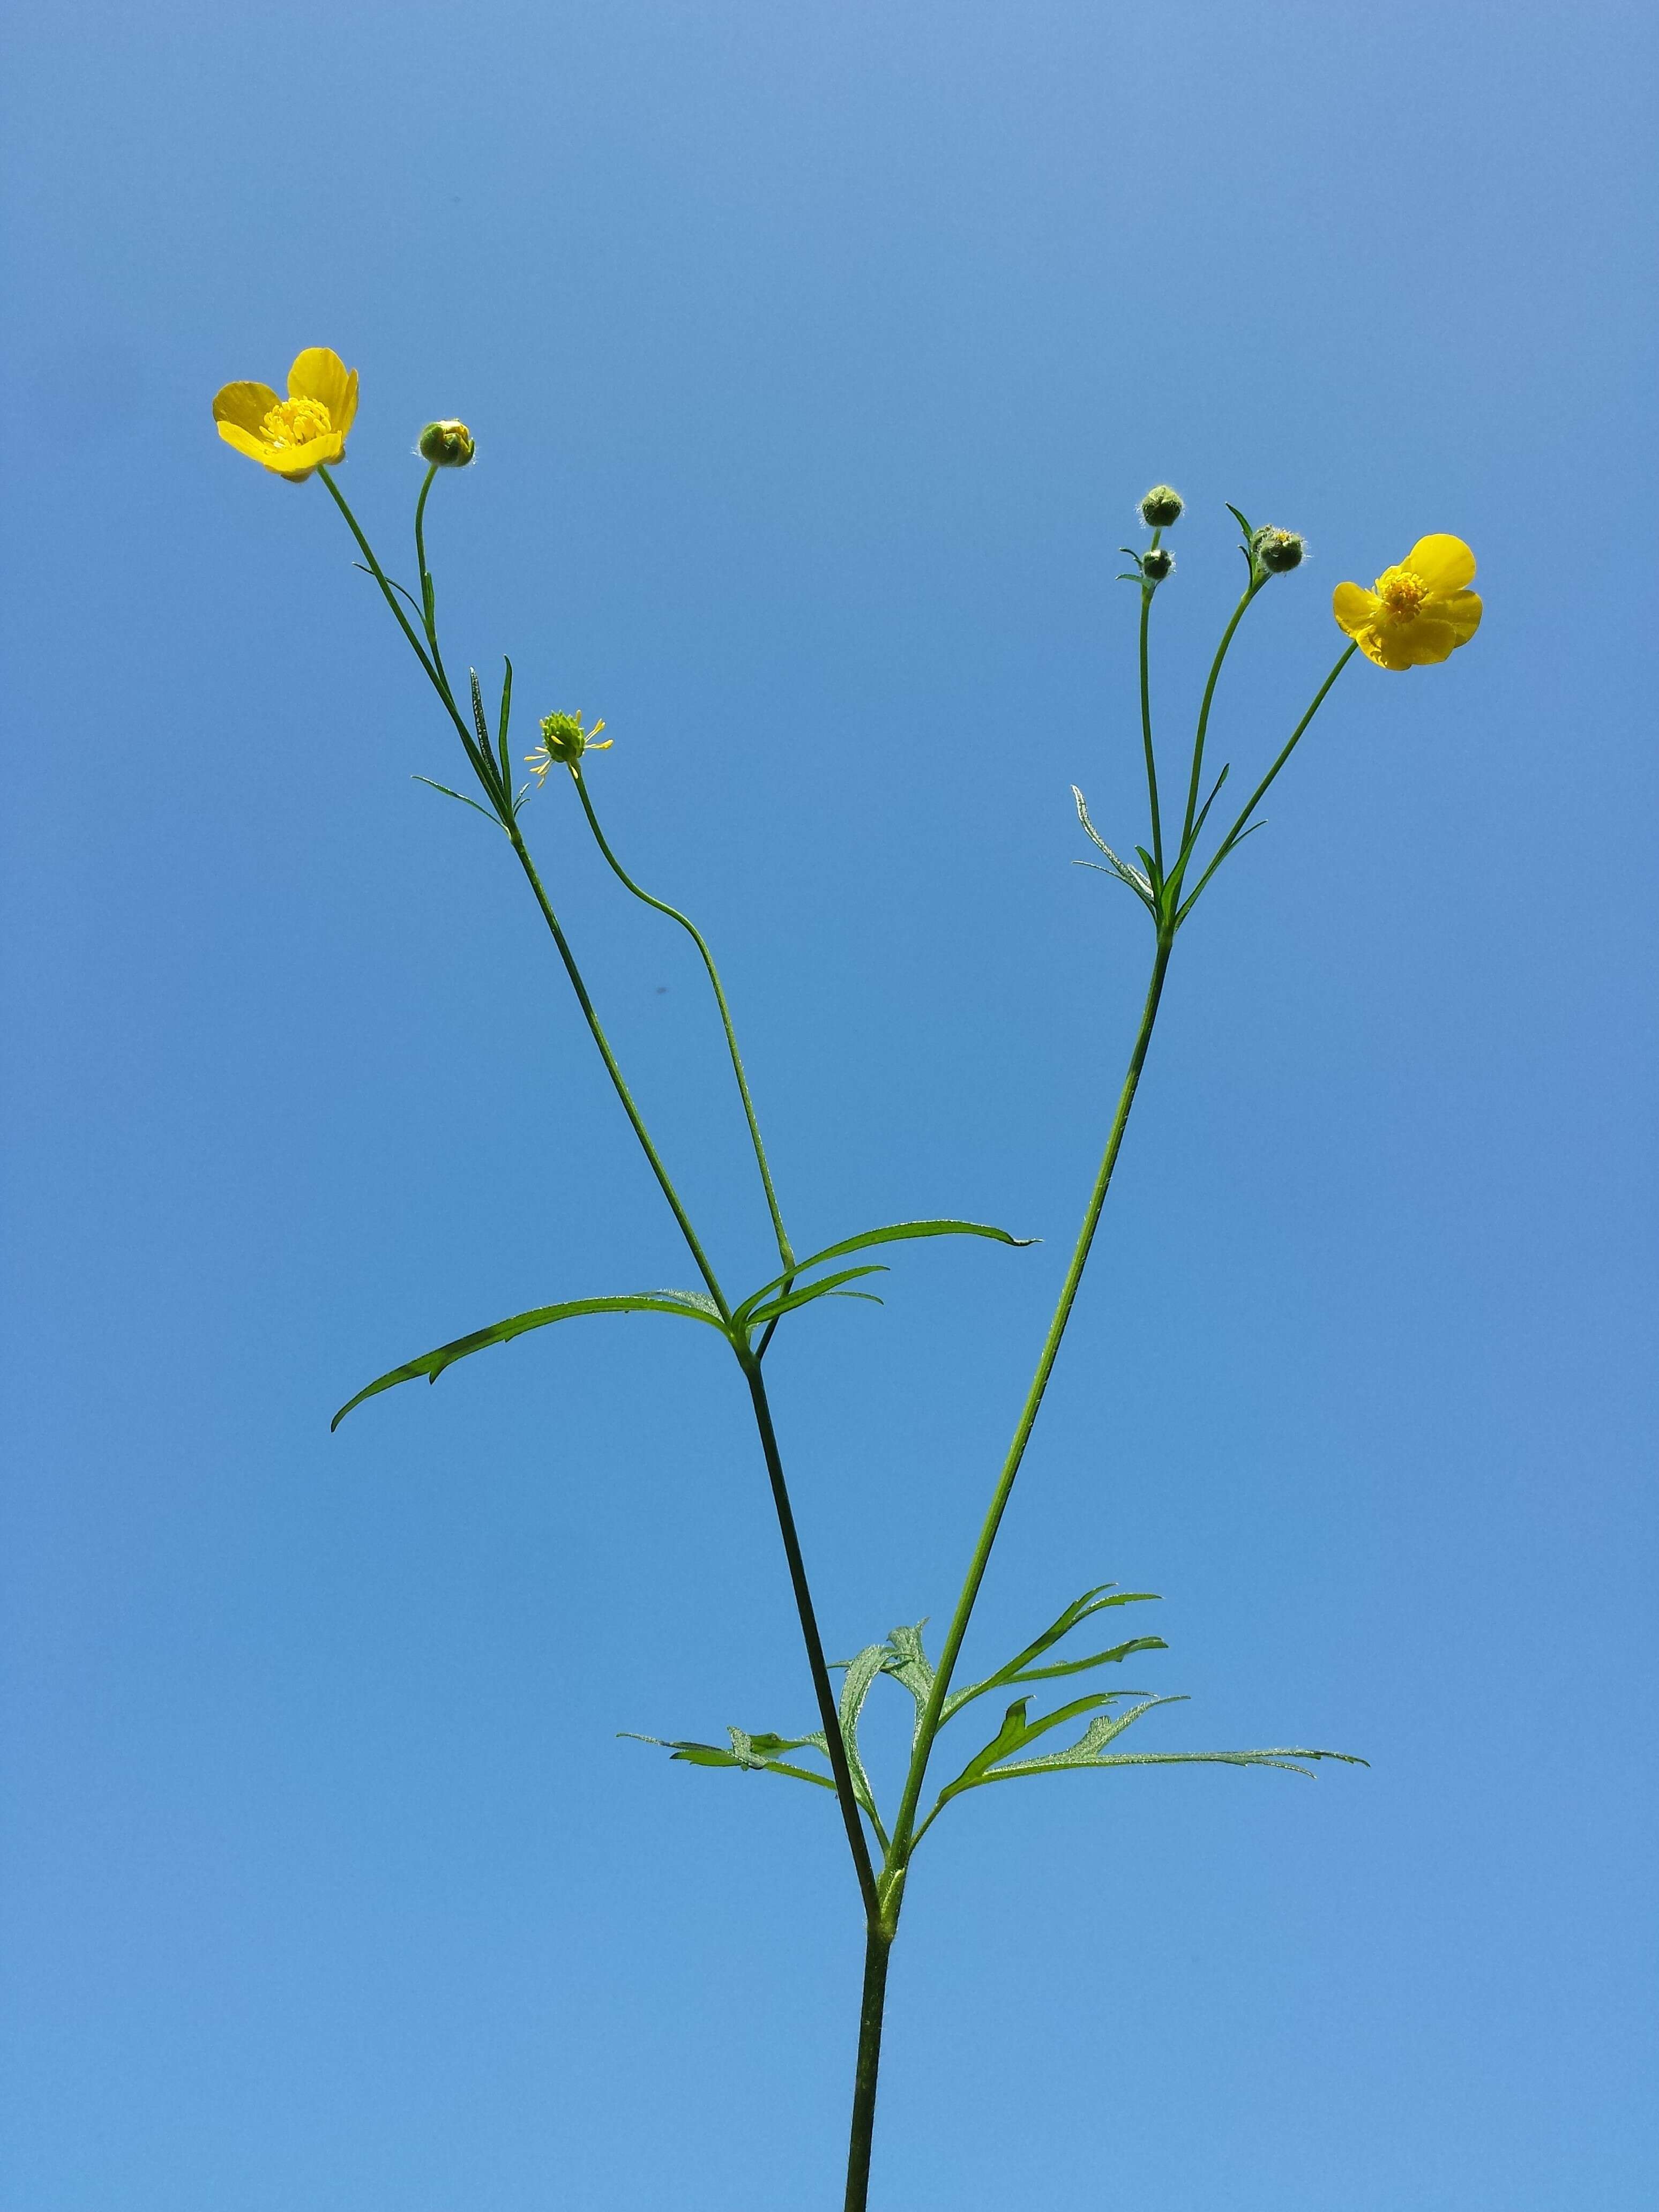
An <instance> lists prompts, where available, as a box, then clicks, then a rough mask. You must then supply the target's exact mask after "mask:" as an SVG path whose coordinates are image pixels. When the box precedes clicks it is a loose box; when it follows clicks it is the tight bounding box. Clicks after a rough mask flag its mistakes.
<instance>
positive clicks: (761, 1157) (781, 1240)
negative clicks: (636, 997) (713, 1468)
mask: <svg viewBox="0 0 1659 2212" xmlns="http://www.w3.org/2000/svg"><path fill="white" fill-rule="evenodd" d="M570 780H571V781H572V782H573V783H574V785H575V787H576V796H577V797H578V798H579V799H580V800H581V803H582V811H583V812H584V813H585V814H586V817H587V826H588V828H589V829H591V830H592V832H593V839H594V842H595V843H596V844H597V845H598V847H599V850H600V852H601V853H603V854H604V855H605V860H606V861H607V862H608V863H609V864H610V866H611V872H613V874H615V875H616V877H617V879H618V880H619V881H620V882H621V883H622V884H623V885H624V887H625V888H626V889H627V890H630V891H632V892H633V894H634V896H635V898H636V899H640V900H642V901H643V902H644V903H645V904H646V905H647V906H649V907H654V908H656V910H657V912H658V913H659V914H665V915H667V916H668V918H669V920H670V921H677V922H678V924H679V926H680V927H681V928H682V929H683V930H684V932H685V933H686V934H687V936H689V937H690V939H691V942H692V943H693V944H694V945H696V948H697V951H699V952H700V953H701V954H702V964H703V966H704V967H705V968H706V969H708V981H709V982H710V983H711V984H712V985H713V987H714V1003H715V1005H716V1006H718V1007H719V1008H720V1026H721V1028H722V1029H724V1030H725V1031H726V1050H727V1052H728V1053H729V1054H731V1056H732V1074H733V1075H735V1076H736V1077H737V1079H738V1097H740V1098H741V1099H742V1100H743V1112H744V1120H745V1121H747V1122H748V1124H749V1141H750V1144H751V1145H752V1146H754V1148H755V1164H756V1166H757V1167H758V1168H759V1170H760V1178H761V1184H762V1187H763V1189H764V1190H765V1193H766V1206H767V1211H768V1212H769V1213H770V1215H771V1217H772V1231H773V1234H774V1235H775V1237H776V1238H777V1241H778V1257H779V1258H780V1259H781V1261H783V1264H784V1266H785V1267H793V1266H794V1264H795V1255H794V1253H793V1251H792V1250H791V1249H790V1245H789V1238H788V1235H787V1231H785V1229H784V1225H783V1215H782V1212H781V1210H780V1208H779V1206H778V1194H777V1192H776V1190H775V1188H774V1186H773V1182H772V1170H771V1168H770V1167H769V1164H768V1163H767V1158H766V1147H765V1146H764V1145H763V1143H762V1142H761V1133H760V1117H759V1116H758V1115H757V1113H756V1111H755V1102H754V1099H753V1098H752V1097H750V1091H749V1078H748V1077H747V1075H745V1074H744V1066H743V1055H742V1054H741V1053H740V1052H739V1051H738V1033H737V1030H735V1029H734V1028H733V1026H732V1009H731V1007H730V1006H728V1005H727V1004H726V992H725V989H724V987H722V985H721V982H720V970H719V969H718V968H716V967H715V965H714V954H713V953H712V952H711V951H709V950H708V942H707V940H706V939H705V938H704V936H703V933H702V931H701V930H700V929H699V928H698V927H697V926H696V923H695V922H694V921H692V920H691V919H690V916H689V915H684V914H682V913H681V912H680V910H679V908H678V907H675V906H670V905H669V903H668V902H667V901H666V900H665V899H659V898H653V896H651V893H650V892H649V891H647V890H641V887H640V885H639V884H636V883H635V880H634V878H632V876H630V875H629V872H628V871H627V869H626V868H624V867H623V864H622V862H621V861H620V860H618V859H617V856H616V854H614V853H613V852H612V851H611V846H610V843H609V841H608V840H607V838H606V836H605V832H604V830H603V829H600V827H599V816H598V815H597V814H596V813H595V812H594V811H593V801H592V798H591V797H590V796H589V793H588V789H587V784H586V779H585V778H584V777H583V775H582V771H581V764H580V762H578V761H573V762H572V763H570Z"/></svg>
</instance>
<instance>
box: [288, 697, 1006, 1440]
mask: <svg viewBox="0 0 1659 2212" xmlns="http://www.w3.org/2000/svg"><path fill="white" fill-rule="evenodd" d="M480 712H482V707H481V708H480ZM426 780H427V779H426V778H425V777H422V778H420V779H419V781H422V782H424V781H426ZM435 788H436V789H440V790H441V789H442V788H443V787H442V786H441V785H438V786H435ZM447 795H448V796H449V797H450V798H452V799H454V798H459V795H460V794H459V793H457V792H450V793H448V794H447ZM467 803H468V804H471V802H470V801H469V802H467ZM915 1237H991V1238H992V1239H994V1242H996V1243H1000V1244H1015V1245H1025V1244H1032V1243H1036V1238H1035V1237H1013V1236H1011V1235H1010V1234H1009V1232H1008V1231H1006V1229H993V1228H990V1227H988V1226H987V1225H986V1224H985V1223H983V1222H980V1221H896V1222H890V1223H889V1224H888V1225H887V1226H886V1227H884V1228H882V1229H866V1230H865V1231H863V1232H862V1234H861V1235H860V1236H857V1237H848V1238H847V1239H846V1240H845V1241H844V1242H843V1243H840V1244H831V1245H829V1246H828V1247H827V1248H826V1249H824V1250H823V1251H822V1252H815V1253H813V1255H811V1258H810V1259H806V1260H801V1261H797V1262H796V1264H795V1266H794V1267H793V1268H792V1269H791V1271H790V1272H789V1273H788V1274H787V1275H775V1276H774V1277H773V1278H772V1279H771V1281H770V1282H769V1283H763V1284H762V1285H761V1286H760V1288H759V1290H757V1291H754V1292H753V1293H752V1294H751V1295H750V1297H747V1298H745V1299H744V1302H743V1304H741V1305H739V1306H738V1307H736V1308H734V1309H733V1310H732V1313H731V1315H730V1316H729V1318H728V1317H726V1316H724V1315H723V1314H722V1312H721V1310H720V1307H719V1306H718V1305H717V1304H715V1303H714V1299H713V1298H711V1297H708V1296H707V1295H706V1294H705V1293H704V1292H703V1291H632V1292H629V1293H628V1294H626V1295H624V1296H622V1297H603V1298H568V1299H566V1300H564V1301H563V1302H562V1304H558V1305H551V1306H537V1307H535V1308H533V1309H532V1311H530V1312H529V1313H521V1314H513V1315H511V1316H509V1317H508V1318H507V1320H506V1321H498V1322H492V1323H491V1324H490V1326H489V1328H478V1329H474V1330H473V1331H472V1332H471V1334H470V1335H467V1336H458V1337H456V1338H455V1339H454V1340H453V1342H452V1343H449V1344H441V1345H440V1346H438V1348H437V1350H436V1351H435V1352H422V1354H421V1356H420V1358H418V1359H410V1360H406V1361H405V1362H404V1364H403V1365H402V1366H401V1367H394V1368H392V1370H391V1371H390V1373H389V1374H386V1375H382V1376H379V1377H378V1378H377V1379H376V1380H375V1381H374V1382H373V1383H368V1385H367V1386H366V1387H365V1388H364V1389H361V1390H359V1391H358V1393H357V1395H356V1397H355V1398H349V1399H348V1400H347V1401H346V1403H345V1404H344V1405H343V1406H342V1407H341V1408H340V1410H339V1412H338V1413H336V1415H335V1416H334V1419H333V1420H332V1421H331V1423H330V1424H329V1426H330V1427H331V1429H337V1428H338V1427H339V1425H340V1424H341V1422H342V1421H343V1420H344V1419H345V1417H346V1415H347V1414H348V1413H350V1412H351V1410H352V1408H353V1407H356V1406H361V1405H362V1402H363V1401H364V1399H365V1398H373V1397H375V1396H377V1395H379V1393H380V1391H382V1390H390V1389H392V1388H393V1387H394V1386H395V1385H396V1384H398V1383H414V1382H417V1381H418V1380H419V1379H420V1377H421V1376H425V1377H426V1379H427V1381H428V1383H435V1382H436V1381H437V1379H438V1377H439V1376H441V1374H442V1373H443V1371H444V1370H445V1368H446V1367H453V1365H454V1364H455V1362H456V1361H457V1360H458V1359H465V1358H468V1357H469V1356H470V1355H471V1353H472V1352H486V1351H488V1350H489V1346H491V1345H492V1344H507V1343H510V1342H511V1341H512V1340H513V1338H514V1337H515V1336H524V1335H526V1334H527V1333H528V1332H529V1331H530V1330H531V1329H532V1328H547V1327H548V1326H549V1325H550V1323H551V1322H556V1321H570V1320H573V1319H574V1318H575V1316H578V1315H580V1314H612V1313H663V1314H678V1315H679V1316H681V1317H682V1318H683V1319H684V1320H688V1321H701V1322H707V1323H708V1326H709V1327H710V1328H717V1329H718V1330H719V1331H720V1334H721V1335H722V1336H724V1337H725V1338H726V1340H727V1341H728V1342H729V1343H731V1344H732V1346H734V1347H735V1349H736V1350H737V1351H738V1353H739V1354H740V1355H741V1356H743V1357H745V1358H748V1357H750V1356H752V1357H754V1358H759V1357H760V1356H761V1353H762V1352H764V1351H765V1348H766V1342H769V1340H770V1336H771V1331H772V1328H773V1326H774V1325H775V1323H776V1322H778V1321H780V1320H781V1318H782V1316H784V1315H785V1314H787V1313H793V1312H794V1311H796V1310H797V1309H798V1308H799V1307H801V1306H805V1305H811V1304H812V1303H813V1302H814V1300H816V1299H818V1298H828V1297H842V1298H867V1299H869V1301H870V1303H871V1304H872V1305H879V1304H881V1300H880V1299H879V1298H877V1297H872V1296H871V1293H870V1292H869V1291H849V1290H846V1289H844V1288H843V1287H842V1285H845V1284H848V1283H851V1282H854V1281H856V1280H857V1279H859V1277H860V1276H862V1275H884V1274H886V1273H888V1270H887V1269H886V1268H885V1267H880V1266H872V1267H844V1268H842V1270H841V1271H840V1272H839V1273H836V1274H833V1275H825V1276H821V1277H820V1278H819V1279H818V1280H817V1282H815V1283H800V1282H799V1280H798V1278H799V1277H800V1276H801V1275H803V1274H804V1273H805V1272H806V1270H807V1269H808V1268H809V1267H820V1266H821V1265H822V1264H823V1262H824V1261H826V1260H838V1259H840V1258H842V1256H843V1255H845V1254H847V1253H849V1252H860V1251H862V1250H864V1249H866V1247H867V1246H869V1245H872V1244H892V1243H898V1242H900V1241H901V1240H904V1239H912V1238H915ZM757 1328H764V1329H765V1330H766V1333H767V1334H766V1340H763V1343H762V1344H761V1346H759V1347H758V1349H757V1350H756V1351H754V1352H752V1354H751V1347H750V1337H751V1334H752V1333H753V1331H754V1330H756V1329H757Z"/></svg>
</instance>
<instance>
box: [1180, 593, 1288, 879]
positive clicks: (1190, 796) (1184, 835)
mask: <svg viewBox="0 0 1659 2212" xmlns="http://www.w3.org/2000/svg"><path fill="white" fill-rule="evenodd" d="M1266 582H1267V577H1266V576H1265V575H1261V576H1252V577H1251V579H1250V580H1249V583H1248V584H1247V585H1246V586H1245V587H1244V596H1243V599H1240V601H1239V603H1238V605H1237V606H1236V607H1235V608H1234V609H1233V618H1232V620H1231V622H1230V623H1228V625H1227V627H1226V629H1224V630H1223V631H1222V633H1221V642H1220V644H1219V645H1218V646H1217V647H1216V649H1215V659H1213V660H1212V662H1211V663H1210V678H1209V681H1208V683H1207V684H1206V685H1205V686H1204V702H1203V704H1202V705H1201V706H1200V708H1199V710H1198V729H1197V732H1196V733H1195V734H1194V738H1193V774H1192V781H1191V782H1190V783H1189V784H1188V789H1187V812H1186V817H1185V819H1184V820H1183V821H1182V825H1181V851H1180V854H1178V856H1177V858H1176V866H1175V872H1176V878H1179V877H1180V875H1181V872H1182V869H1183V868H1184V867H1185V866H1186V863H1187V857H1188V844H1189V842H1190V841H1191V838H1192V834H1193V817H1194V815H1195V814H1196V813H1197V812H1198V787H1199V781H1200V778H1201V777H1202V775H1203V773H1204V740H1205V738H1206V736H1207V735H1208V733H1209V728H1210V705H1211V702H1212V700H1213V699H1214V697H1215V687H1216V684H1217V681H1218V678H1219V677H1220V674H1221V664H1222V662H1223V661H1224V660H1225V659H1226V658H1227V648H1228V647H1229V646H1230V645H1231V643H1232V641H1233V633H1234V631H1235V630H1236V629H1237V628H1238V625H1239V624H1240V623H1242V622H1243V619H1244V611H1245V609H1246V608H1247V607H1248V606H1249V604H1250V601H1251V600H1252V599H1254V598H1255V595H1256V593H1257V592H1259V591H1260V590H1261V587H1262V586H1263V585H1264V584H1265V583H1266Z"/></svg>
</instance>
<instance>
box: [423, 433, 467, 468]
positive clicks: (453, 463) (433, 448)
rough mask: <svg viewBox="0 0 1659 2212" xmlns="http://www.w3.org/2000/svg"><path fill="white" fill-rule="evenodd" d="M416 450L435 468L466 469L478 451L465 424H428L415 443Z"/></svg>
mask: <svg viewBox="0 0 1659 2212" xmlns="http://www.w3.org/2000/svg"><path fill="white" fill-rule="evenodd" d="M415 450H416V453H418V454H419V455H420V457H421V459H422V460H423V461H430V462H431V464H432V465H433V466H434V468H438V469H464V468H465V466H466V465H467V463H468V462H469V461H470V460H471V459H473V458H474V456H475V455H476V454H477V450H478V449H477V447H476V446H475V445H474V444H473V442H472V433H471V430H469V429H468V428H467V427H466V425H465V422H428V424H427V426H426V428H425V429H424V430H422V433H421V435H420V436H419V437H418V438H417V439H416V441H415Z"/></svg>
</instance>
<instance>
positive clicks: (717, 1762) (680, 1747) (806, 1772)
mask: <svg viewBox="0 0 1659 2212" xmlns="http://www.w3.org/2000/svg"><path fill="white" fill-rule="evenodd" d="M621 1733H622V1736H623V1739H624V1740H626V1741H629V1742H632V1743H655V1744H660V1745H661V1747H663V1749H664V1750H665V1751H666V1752H669V1753H671V1754H672V1756H673V1757H674V1758H676V1759H684V1761H685V1762H686V1763H687V1765H690V1766H736V1767H741V1768H743V1769H744V1771H746V1772H749V1773H751V1774H787V1776H788V1777H789V1778H790V1780H791V1781H792V1782H816V1783H817V1785H818V1787H819V1789H820V1790H833V1789H834V1788H835V1786H836V1784H835V1781H834V1778H832V1777H831V1776H829V1775H827V1774H815V1773H814V1772H813V1771H812V1770H811V1767H810V1766H793V1765H790V1764H789V1762H788V1761H787V1760H786V1759H780V1758H779V1757H778V1755H777V1754H778V1753H780V1752H784V1751H805V1750H809V1749H810V1750H813V1751H822V1750H823V1748H824V1742H823V1730H822V1729H820V1730H819V1731H818V1732H817V1734H816V1735H796V1736H782V1735H747V1734H745V1732H744V1730H743V1729H736V1728H729V1729H727V1730H726V1735H728V1736H729V1737H730V1738H731V1740H732V1748H731V1749H730V1751H722V1750H721V1748H720V1746H719V1745H718V1744H714V1743H676V1742H671V1741H670V1740H669V1739H668V1738H667V1737H666V1736H660V1735H635V1733H634V1731H633V1730H632V1729H623V1730H622V1732H621Z"/></svg>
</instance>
